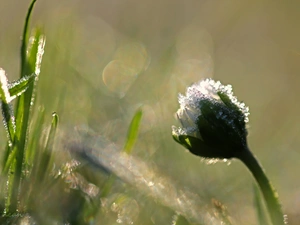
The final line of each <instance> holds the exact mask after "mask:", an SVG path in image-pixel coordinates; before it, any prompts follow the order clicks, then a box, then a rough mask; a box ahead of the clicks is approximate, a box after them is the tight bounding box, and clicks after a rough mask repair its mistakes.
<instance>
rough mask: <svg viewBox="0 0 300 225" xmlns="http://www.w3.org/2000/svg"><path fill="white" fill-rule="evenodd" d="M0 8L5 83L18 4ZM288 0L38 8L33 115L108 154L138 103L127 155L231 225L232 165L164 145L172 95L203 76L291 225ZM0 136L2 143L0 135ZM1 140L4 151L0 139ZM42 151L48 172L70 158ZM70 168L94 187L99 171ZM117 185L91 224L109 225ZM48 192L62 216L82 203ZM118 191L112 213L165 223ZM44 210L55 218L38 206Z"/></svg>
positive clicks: (293, 145)
mask: <svg viewBox="0 0 300 225" xmlns="http://www.w3.org/2000/svg"><path fill="white" fill-rule="evenodd" d="M0 4H1V7H0V12H1V13H0V15H1V19H0V28H1V30H3V31H4V32H1V34H0V48H1V54H0V65H1V67H3V68H5V70H6V72H7V73H8V74H9V80H14V79H16V78H17V75H16V74H18V66H17V65H19V61H18V60H19V46H20V41H19V37H20V36H21V30H22V25H23V19H24V15H25V12H26V9H27V5H28V2H26V1H25V2H23V1H22V3H20V2H17V1H16V0H13V1H9V2H7V1H3V0H2V1H0ZM298 4H299V3H298V1H296V0H295V1H290V2H289V3H285V2H282V3H279V2H269V1H243V2H241V1H237V0H231V1H226V2H220V1H192V0H191V1H163V2H161V3H158V2H152V1H144V2H139V1H133V0H132V1H123V2H122V3H121V2H120V3H116V2H115V3H113V2H109V1H107V2H104V1H103V2H98V1H88V2H80V1H77V2H75V3H74V1H64V2H61V1H47V2H46V1H38V2H37V5H36V6H37V7H36V9H35V12H34V14H33V20H32V23H33V24H42V25H43V26H44V32H45V33H46V35H47V46H46V49H45V56H44V61H43V64H42V74H41V77H40V80H39V87H38V95H37V99H36V100H37V102H36V104H37V105H40V106H42V107H43V108H44V114H45V115H50V114H51V113H52V111H57V112H58V113H59V115H60V127H61V128H63V129H64V130H65V132H67V133H69V135H70V136H72V135H73V133H74V130H73V128H74V126H82V125H84V126H86V127H88V128H89V129H90V128H91V129H93V130H95V132H96V133H97V134H101V135H102V136H104V137H105V138H107V139H109V140H110V141H112V142H114V143H115V144H117V145H119V146H123V144H124V141H125V138H126V134H127V129H128V127H129V124H130V121H131V119H132V116H133V114H134V112H135V110H136V109H137V108H138V107H140V105H141V104H142V105H143V106H142V109H143V118H142V121H141V127H140V133H139V138H138V140H137V142H136V144H135V147H134V151H133V155H134V156H135V157H139V158H140V159H142V160H143V161H144V162H145V163H147V165H150V166H151V165H153V167H154V168H157V169H158V170H159V171H162V173H163V175H164V176H166V177H169V178H170V179H172V180H173V181H174V182H175V183H176V186H175V187H173V186H172V187H170V189H173V188H174V189H176V187H182V186H184V187H185V188H186V189H187V190H188V191H189V193H193V194H197V195H198V196H200V197H201V199H205V200H206V201H205V204H207V205H209V206H210V207H213V204H212V203H211V199H218V200H219V201H220V202H222V203H223V204H224V205H225V206H226V207H227V210H228V213H229V215H230V217H231V218H232V220H233V223H234V224H249V223H251V224H255V223H256V221H257V220H256V215H255V209H254V207H253V205H254V203H253V200H252V198H253V196H252V182H253V180H252V178H251V176H250V174H249V176H247V175H246V174H245V173H247V172H246V170H244V169H241V168H243V166H242V165H241V164H240V163H237V162H236V161H233V162H231V165H230V166H227V164H226V163H217V164H214V165H207V163H206V162H202V161H200V160H199V159H198V158H196V157H194V156H192V155H190V154H187V153H186V152H185V151H184V150H183V149H182V148H181V147H180V146H177V145H176V143H173V140H172V138H171V125H172V124H174V123H175V119H174V117H173V114H174V112H175V111H176V109H177V107H178V105H177V99H176V98H177V93H178V92H184V90H185V87H186V86H187V85H189V84H191V83H193V82H196V81H198V80H199V79H201V78H203V77H212V76H213V77H214V78H215V79H220V80H221V81H222V82H223V83H230V84H232V85H233V87H234V90H235V93H236V94H237V95H238V96H239V99H243V100H244V101H245V102H246V104H248V105H249V106H250V112H251V115H250V128H249V145H250V147H251V149H252V150H253V152H254V153H255V154H256V155H257V156H258V158H260V159H261V161H262V164H263V165H264V166H265V168H266V171H267V174H268V175H269V176H270V180H272V181H273V183H274V186H275V187H276V188H277V189H278V192H279V195H280V198H281V201H282V203H283V209H284V212H286V213H287V214H288V215H289V218H290V224H297V223H296V222H294V221H298V219H297V218H299V212H297V210H296V209H297V208H299V203H298V201H297V196H298V187H299V185H300V184H299V179H298V177H297V173H295V171H298V170H299V163H298V162H299V159H300V155H299V150H298V146H299V139H298V137H297V134H298V133H299V128H298V127H299V126H298V119H297V118H298V114H299V111H300V107H299V104H297V102H298V99H297V97H298V95H299V88H298V84H299V79H300V78H299V76H298V74H299V73H300V67H299V65H300V64H299V60H300V54H299V52H300V42H299V40H300V32H299V30H298V21H299V19H300V18H299V12H298V8H299V5H298ZM16 5H17V6H18V7H16ZM11 15H14V17H13V19H12V16H11ZM10 76H11V77H10ZM40 121H44V119H41V120H40ZM1 132H2V135H1V137H2V140H6V139H5V137H6V134H5V131H4V129H3V130H2V131H1ZM74 135H75V134H74ZM1 143H2V149H4V145H5V142H4V141H2V142H1ZM54 152H55V153H54V155H55V160H56V165H57V168H59V167H60V166H62V165H65V164H64V163H66V162H69V161H70V157H69V156H68V153H67V152H66V150H63V149H62V148H56V149H54ZM66 170H67V169H66ZM80 172H81V173H82V174H85V176H84V177H85V179H86V180H87V181H88V182H87V184H88V183H89V182H91V183H94V184H97V186H98V187H100V190H101V185H104V184H103V180H105V175H103V174H98V173H97V172H94V170H93V169H90V168H81V171H80ZM103 176H104V178H103ZM118 184H120V186H118ZM63 185H65V184H64V183H63V184H62V186H63ZM121 187H122V183H121V182H120V183H118V181H117V183H116V185H115V189H114V191H113V193H114V194H113V195H111V196H110V197H109V198H107V199H106V202H105V204H104V207H103V211H102V212H101V213H100V214H99V215H98V217H97V218H95V220H96V221H97V220H98V221H101V224H102V223H103V224H113V223H115V222H116V220H117V214H118V212H119V211H118V209H115V208H112V206H113V203H114V202H118V201H117V199H119V198H121V199H123V198H124V196H123V194H120V192H122V191H123V189H122V188H121ZM53 190H56V189H53ZM51 195H52V196H54V197H53V198H52V200H53V202H55V201H56V200H57V199H64V201H63V202H64V203H65V205H64V206H63V207H69V208H70V207H71V206H70V205H68V204H70V202H72V199H76V202H77V205H80V204H81V203H82V202H84V199H85V198H87V197H86V196H84V197H83V196H81V197H78V196H80V192H77V191H76V189H74V192H72V193H71V194H69V195H64V194H62V193H59V192H58V191H57V192H54V193H53V192H51ZM125 195H126V197H128V196H129V197H128V199H129V200H130V201H129V200H128V201H123V202H122V201H121V202H122V204H125V203H126V204H128V205H129V206H128V207H123V208H128V209H131V207H133V208H135V209H136V208H138V209H139V217H138V218H136V221H141V218H144V220H142V221H144V222H145V223H143V224H153V223H155V224H166V223H170V221H172V216H173V215H174V214H173V213H174V212H172V211H169V209H166V208H164V206H161V205H160V204H159V203H156V202H155V201H153V199H152V198H151V197H147V195H146V196H145V195H143V194H136V191H135V189H134V188H133V189H130V188H128V193H125ZM66 196H67V197H66ZM64 197H65V198H64ZM72 197H73V198H72ZM124 202H125V203H124ZM53 204H54V203H53ZM95 204H96V205H97V204H99V203H95ZM74 205H76V204H74ZM77 205H76V206H77ZM132 205H133V206H132ZM63 207H62V208H63ZM86 207H87V208H88V206H86ZM79 208H80V207H78V208H76V207H75V206H74V207H73V208H72V210H73V213H74V214H78V212H77V211H76V210H78V209H79ZM162 208H163V209H164V210H162ZM145 209H147V210H145ZM45 210H48V211H50V212H51V210H52V212H53V214H55V212H56V211H55V210H53V209H52V208H51V204H50V203H49V204H48V205H47V207H46V206H45ZM56 210H57V211H59V210H62V209H56ZM70 210H71V209H70ZM72 210H71V211H72ZM90 211H91V212H92V211H93V208H91V209H90ZM134 213H135V214H138V213H137V212H136V211H134ZM91 214H92V213H91ZM128 214H130V213H128ZM103 215H105V219H104V220H103ZM75 217H76V216H74V218H75Z"/></svg>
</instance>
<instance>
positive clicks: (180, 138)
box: [172, 79, 249, 159]
mask: <svg viewBox="0 0 300 225" xmlns="http://www.w3.org/2000/svg"><path fill="white" fill-rule="evenodd" d="M178 101H179V104H180V108H179V109H178V111H177V113H176V115H177V118H178V120H179V122H180V123H181V127H178V128H177V127H175V126H173V127H172V135H173V138H174V139H175V141H177V142H178V143H180V144H181V145H183V146H184V147H186V148H187V149H188V150H189V151H190V152H192V153H193V154H195V155H199V156H202V157H206V158H222V159H224V158H226V159H228V158H232V157H234V156H235V154H236V153H237V152H238V151H243V150H244V149H246V147H247V140H246V137H247V130H246V123H247V122H248V115H249V108H248V107H246V106H245V104H244V103H241V102H239V101H238V100H237V98H236V97H235V96H234V95H233V92H232V87H231V85H223V84H221V83H220V82H219V81H214V80H212V79H205V80H202V81H200V82H199V83H195V84H193V85H192V86H190V87H188V88H187V91H186V94H185V96H184V95H181V94H180V95H179V97H178Z"/></svg>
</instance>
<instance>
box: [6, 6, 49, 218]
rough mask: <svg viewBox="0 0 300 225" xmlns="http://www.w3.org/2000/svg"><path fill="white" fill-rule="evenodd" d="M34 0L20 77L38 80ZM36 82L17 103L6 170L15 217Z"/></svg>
mask: <svg viewBox="0 0 300 225" xmlns="http://www.w3.org/2000/svg"><path fill="white" fill-rule="evenodd" d="M34 3H35V0H33V1H32V2H31V5H30V7H29V10H28V13H27V17H26V20H25V25H24V31H23V39H22V46H21V78H22V77H25V76H26V74H35V75H36V79H35V80H37V77H38V75H39V72H40V64H41V60H42V55H43V53H44V45H45V38H44V36H43V35H42V34H41V30H40V29H37V30H36V32H35V34H34V35H33V37H32V38H31V39H30V40H31V42H30V45H29V46H28V45H27V44H28V38H27V37H28V34H27V32H28V24H29V18H30V15H31V12H32V9H33V6H34ZM35 85H36V82H31V83H30V84H29V85H28V89H27V91H26V92H25V93H24V94H23V95H21V96H20V97H19V98H18V99H17V102H16V132H15V135H14V140H13V149H12V151H11V152H10V153H9V155H8V157H7V161H6V165H5V168H9V182H8V187H7V188H8V197H7V198H6V204H5V212H6V213H7V214H12V213H15V212H17V208H18V198H19V190H20V181H21V175H22V171H23V164H24V153H25V149H26V139H27V136H28V125H29V115H30V109H31V107H32V105H33V98H32V96H33V90H34V86H35Z"/></svg>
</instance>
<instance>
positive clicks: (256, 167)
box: [235, 148, 285, 225]
mask: <svg viewBox="0 0 300 225" xmlns="http://www.w3.org/2000/svg"><path fill="white" fill-rule="evenodd" d="M235 157H236V158H238V159H240V160H241V161H242V162H243V163H244V164H245V165H246V166H247V167H248V169H249V170H250V171H251V173H252V174H253V176H254V178H255V180H256V181H257V183H258V185H259V187H260V190H261V192H262V194H263V196H264V199H265V201H266V205H267V209H268V211H269V214H270V218H271V221H272V223H273V225H283V224H285V222H284V215H283V212H282V209H281V205H280V203H279V200H278V194H277V192H276V190H275V189H274V188H273V187H272V185H271V183H270V181H269V179H268V177H267V176H266V174H265V172H264V170H263V168H262V166H261V165H260V164H259V162H258V161H257V159H256V158H255V156H254V155H253V154H252V153H251V152H250V150H249V149H248V148H247V149H245V150H244V151H241V152H239V154H237V155H236V156H235Z"/></svg>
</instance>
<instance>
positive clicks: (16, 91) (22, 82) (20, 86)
mask: <svg viewBox="0 0 300 225" xmlns="http://www.w3.org/2000/svg"><path fill="white" fill-rule="evenodd" d="M34 79H35V74H34V73H33V74H31V75H28V76H25V77H22V78H21V79H19V80H17V81H14V82H11V83H9V84H8V89H9V94H10V96H11V99H14V98H16V97H17V96H20V95H21V94H22V93H24V92H25V91H26V90H27V88H28V87H29V84H30V83H31V82H33V81H34Z"/></svg>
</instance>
